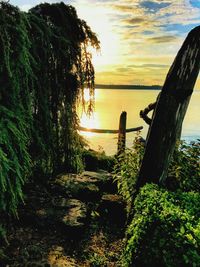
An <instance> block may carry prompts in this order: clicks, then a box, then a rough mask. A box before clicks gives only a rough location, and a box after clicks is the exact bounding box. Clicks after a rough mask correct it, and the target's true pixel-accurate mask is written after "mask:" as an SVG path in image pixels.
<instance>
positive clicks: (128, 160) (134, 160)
mask: <svg viewBox="0 0 200 267" xmlns="http://www.w3.org/2000/svg"><path fill="white" fill-rule="evenodd" d="M140 140H141V139H140V137H139V135H137V136H136V138H135V140H134V142H133V147H132V148H131V149H128V148H126V150H125V152H124V153H123V154H120V155H119V156H118V157H117V159H116V164H115V166H114V171H113V174H114V179H115V180H116V181H117V184H118V191H119V193H120V194H122V196H123V197H124V199H125V200H126V201H127V203H131V201H132V197H133V194H134V192H135V185H136V181H137V178H138V172H139V168H140V164H141V160H142V157H143V154H144V145H143V143H142V142H141V141H140Z"/></svg>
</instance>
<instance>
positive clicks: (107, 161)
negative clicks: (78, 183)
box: [83, 149, 114, 171]
mask: <svg viewBox="0 0 200 267" xmlns="http://www.w3.org/2000/svg"><path fill="white" fill-rule="evenodd" d="M83 162H84V164H85V169H86V170H88V171H97V170H98V169H102V170H107V171H112V169H113V166H114V157H111V156H106V154H105V152H104V151H95V150H92V149H89V150H86V149H85V150H84V152H83Z"/></svg>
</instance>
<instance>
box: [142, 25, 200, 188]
mask: <svg viewBox="0 0 200 267" xmlns="http://www.w3.org/2000/svg"><path fill="white" fill-rule="evenodd" d="M199 69H200V26H198V27H196V28H194V29H193V30H192V31H191V32H190V33H189V34H188V36H187V38H186V39H185V41H184V43H183V45H182V47H181V49H180V51H179V52H178V54H177V56H176V58H175V60H174V63H173V64H172V66H171V68H170V70H169V72H168V75H167V77H166V80H165V83H164V86H163V89H162V91H161V93H160V95H159V97H158V99H157V103H156V105H155V109H154V113H153V117H152V122H151V125H150V127H149V132H148V135H147V144H146V149H145V154H144V158H143V161H142V166H141V169H140V173H139V178H138V183H137V188H140V187H141V186H143V185H144V184H145V183H147V182H154V183H160V184H164V183H165V180H166V177H167V170H168V166H169V162H170V159H171V156H172V154H173V151H174V148H175V143H176V141H177V139H178V138H179V136H180V133H181V128H182V122H183V119H184V116H185V113H186V110H187V107H188V104H189V101H190V97H191V94H192V92H193V88H194V85H195V82H196V79H197V76H198V73H199Z"/></svg>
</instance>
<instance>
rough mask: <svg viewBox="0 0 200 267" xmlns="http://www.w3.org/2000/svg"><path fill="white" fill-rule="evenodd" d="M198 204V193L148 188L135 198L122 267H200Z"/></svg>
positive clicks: (199, 195)
mask: <svg viewBox="0 0 200 267" xmlns="http://www.w3.org/2000/svg"><path fill="white" fill-rule="evenodd" d="M199 203H200V194H199V193H194V192H189V193H187V192H181V191H178V192H176V193H174V192H168V191H166V190H165V189H161V188H159V187H158V186H157V185H153V184H147V185H145V186H144V187H143V188H142V189H141V191H140V193H139V194H138V196H137V198H136V199H135V203H134V210H135V214H134V217H133V220H132V222H131V224H130V226H129V228H128V230H127V244H126V249H125V251H124V255H123V259H124V262H123V266H134V267H149V266H154V267H165V266H166V267H178V266H180V267H181V266H185V267H187V266H188V267H189V266H199V263H200V253H199V251H200V219H199V218H200V208H199Z"/></svg>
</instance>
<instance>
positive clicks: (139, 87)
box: [95, 84, 162, 90]
mask: <svg viewBox="0 0 200 267" xmlns="http://www.w3.org/2000/svg"><path fill="white" fill-rule="evenodd" d="M95 88H96V89H121V90H161V89H162V86H160V85H134V84H133V85H123V84H118V85H114V84H96V85H95Z"/></svg>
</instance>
